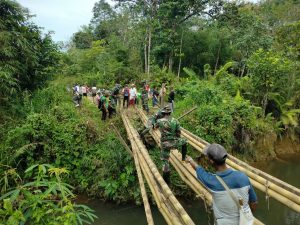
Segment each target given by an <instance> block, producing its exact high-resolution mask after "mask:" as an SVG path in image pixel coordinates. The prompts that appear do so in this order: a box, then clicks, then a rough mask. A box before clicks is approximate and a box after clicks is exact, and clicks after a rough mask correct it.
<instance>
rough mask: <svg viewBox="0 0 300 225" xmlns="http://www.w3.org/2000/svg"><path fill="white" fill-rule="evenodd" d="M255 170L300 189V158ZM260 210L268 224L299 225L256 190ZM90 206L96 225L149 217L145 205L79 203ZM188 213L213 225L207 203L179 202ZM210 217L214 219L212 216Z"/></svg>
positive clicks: (135, 222) (158, 219) (132, 223)
mask: <svg viewBox="0 0 300 225" xmlns="http://www.w3.org/2000/svg"><path fill="white" fill-rule="evenodd" d="M254 166H255V167H256V168H259V169H262V170H263V171H265V172H267V173H269V174H271V175H273V176H275V177H278V178H279V179H281V180H283V181H286V182H288V183H289V184H291V185H294V186H296V187H298V188H299V187H300V173H299V172H300V155H292V156H287V157H281V158H280V159H278V160H272V161H269V162H264V163H257V164H255V165H254ZM257 195H258V198H259V207H258V209H257V212H256V213H255V216H256V217H257V218H258V219H260V220H261V221H262V222H264V223H265V224H266V225H300V214H299V213H296V212H294V211H292V210H290V209H289V208H287V207H286V206H284V205H282V204H281V203H279V202H277V201H275V200H274V199H271V198H270V201H269V209H268V204H267V201H266V199H265V194H264V193H262V192H260V191H258V190H257ZM80 202H82V203H85V204H87V205H89V206H90V207H91V208H93V209H94V210H95V211H96V214H97V216H98V217H99V219H97V220H96V221H95V223H94V225H146V224H147V221H146V217H145V213H144V208H143V207H142V206H135V205H132V204H127V205H121V206H120V205H116V204H114V203H111V202H106V203H104V202H101V201H99V200H84V201H80ZM180 202H181V203H182V205H183V207H184V208H185V210H186V211H187V212H188V214H189V215H190V216H191V218H192V219H193V221H194V222H195V224H197V225H198V224H199V225H200V224H201V225H202V224H203V225H208V224H213V223H212V219H211V218H210V219H209V218H208V215H207V213H206V211H205V207H204V204H203V203H202V201H200V200H187V199H180ZM151 209H152V214H153V218H154V223H155V224H156V225H165V224H166V223H165V221H164V219H163V217H162V216H161V214H160V212H159V211H158V209H157V207H155V206H152V207H151ZM210 217H211V216H210Z"/></svg>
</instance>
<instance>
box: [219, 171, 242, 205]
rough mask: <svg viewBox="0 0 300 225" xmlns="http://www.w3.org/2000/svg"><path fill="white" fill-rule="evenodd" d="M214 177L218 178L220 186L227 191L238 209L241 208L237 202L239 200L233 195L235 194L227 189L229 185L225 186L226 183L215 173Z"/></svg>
mask: <svg viewBox="0 0 300 225" xmlns="http://www.w3.org/2000/svg"><path fill="white" fill-rule="evenodd" d="M216 178H217V179H218V181H220V183H221V184H222V186H223V187H224V188H225V190H226V191H227V193H228V194H229V195H230V197H231V198H232V199H233V201H234V202H235V204H236V205H237V207H238V209H239V210H240V209H241V205H240V203H239V200H238V199H237V197H236V196H235V194H234V193H233V192H232V191H231V190H230V189H229V187H228V186H227V184H226V183H225V182H224V180H223V179H222V178H221V177H219V176H218V175H216Z"/></svg>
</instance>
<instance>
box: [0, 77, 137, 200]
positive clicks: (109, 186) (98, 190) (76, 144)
mask: <svg viewBox="0 0 300 225" xmlns="http://www.w3.org/2000/svg"><path fill="white" fill-rule="evenodd" d="M63 83H64V82H63ZM26 104H27V103H26ZM84 104H85V105H84V107H82V109H80V110H77V109H76V108H75V107H74V104H73V103H72V101H71V96H70V95H68V94H67V92H66V91H65V87H64V85H63V84H56V83H55V82H52V83H51V85H50V86H49V87H48V88H46V89H43V90H40V91H38V92H36V94H35V95H34V96H33V98H32V101H30V103H28V104H27V105H28V107H30V109H29V110H28V112H29V114H28V116H27V118H25V119H24V120H23V121H22V122H21V123H20V124H19V125H18V126H16V127H15V128H13V129H11V130H10V131H8V132H7V133H6V135H5V137H4V140H5V143H4V144H3V145H4V146H3V150H2V151H1V154H2V158H1V163H2V164H8V165H11V166H13V167H16V168H17V171H18V172H19V173H20V174H21V175H23V174H22V171H24V170H25V169H26V168H27V167H29V166H31V165H34V164H37V163H40V164H41V163H51V164H53V165H54V166H56V167H64V168H67V169H68V170H69V171H71V172H70V176H68V177H67V178H66V181H68V182H70V183H71V184H72V185H73V186H75V188H76V190H77V191H80V192H87V193H88V194H90V195H93V196H100V197H103V198H104V199H113V200H115V201H119V202H124V201H128V200H133V199H134V200H136V201H139V198H140V196H139V191H138V188H137V187H136V185H135V182H136V178H135V170H134V165H133V163H132V160H131V158H130V157H129V156H128V155H127V153H126V151H125V149H124V148H123V147H120V146H121V145H120V143H119V141H118V139H117V138H116V136H115V134H114V133H112V132H111V131H110V129H109V127H108V124H105V123H103V122H100V115H99V111H98V109H97V108H96V107H95V106H94V105H92V103H89V102H88V101H86V102H84ZM115 123H117V124H118V125H117V126H118V127H122V123H121V121H120V120H118V119H117V120H116V121H115Z"/></svg>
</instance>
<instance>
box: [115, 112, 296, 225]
mask: <svg viewBox="0 0 300 225" xmlns="http://www.w3.org/2000/svg"><path fill="white" fill-rule="evenodd" d="M131 113H132V112H131ZM136 113H137V115H138V117H139V118H140V120H141V121H142V122H143V124H144V125H146V124H147V121H148V118H147V116H146V114H145V113H144V112H143V110H142V109H140V108H136ZM120 115H121V118H122V120H123V123H124V126H125V128H126V132H127V136H128V140H129V141H130V144H131V149H130V148H129V147H128V146H127V144H126V141H125V140H123V139H122V137H121V135H120V134H119V133H118V132H117V129H115V130H116V133H117V134H118V137H119V139H120V140H121V142H122V144H123V145H124V146H125V148H126V150H127V151H128V152H129V154H131V156H132V157H133V159H134V163H135V166H136V170H137V175H138V180H139V184H140V187H141V194H142V198H143V203H144V208H145V214H146V219H147V222H148V224H149V225H152V224H154V221H153V218H152V213H151V209H150V205H149V202H148V197H147V192H146V189H145V186H144V178H145V179H146V182H147V184H148V186H149V188H150V190H151V193H152V195H153V198H154V200H155V202H156V204H157V207H158V209H159V211H160V212H161V214H162V215H163V217H164V219H165V221H166V222H167V224H169V225H177V224H183V225H192V224H195V223H194V222H193V221H192V219H191V218H190V216H189V215H188V214H187V212H186V211H185V210H184V208H183V207H182V206H181V204H180V203H179V201H178V200H177V199H176V198H175V196H174V194H173V193H172V191H171V190H170V188H169V187H168V185H167V184H166V183H165V181H164V179H163V178H162V176H161V175H160V173H159V170H158V169H157V167H156V165H155V164H154V162H153V161H152V159H151V157H150V155H149V153H148V151H147V148H146V147H145V145H144V144H143V142H142V141H141V138H140V136H139V134H138V132H137V131H136V129H135V128H134V127H133V125H132V123H131V121H130V118H129V117H128V115H127V110H122V109H120ZM150 133H151V135H152V137H153V139H154V140H155V142H156V143H157V144H158V145H159V144H160V131H159V130H158V129H155V130H153V129H152V130H151V131H150ZM181 135H182V137H184V138H186V139H187V140H188V143H189V144H190V145H191V146H192V147H193V148H194V149H195V150H197V151H199V152H200V153H202V151H203V149H204V147H205V146H206V145H208V144H209V143H208V142H206V141H204V140H203V139H201V138H200V137H198V136H196V135H194V134H193V133H191V132H189V131H188V130H186V129H184V128H181ZM170 162H171V164H172V166H173V167H174V168H175V170H176V171H177V173H178V174H179V176H180V177H181V179H182V180H183V181H184V182H185V183H186V184H187V185H188V186H189V187H190V188H191V189H192V190H193V191H194V192H195V194H196V195H197V197H200V198H201V199H202V200H203V201H204V203H205V206H206V208H207V209H208V208H211V205H212V195H211V193H210V192H209V190H208V189H207V188H206V187H205V186H204V185H203V184H202V183H201V182H200V181H199V180H198V179H197V177H196V173H195V171H194V169H192V167H191V166H190V165H189V164H187V163H185V162H182V161H181V153H180V152H179V151H178V150H177V149H174V150H172V151H171V153H170ZM226 163H227V165H228V167H231V168H232V169H234V170H239V171H242V172H244V173H245V174H247V176H248V177H249V179H250V182H251V184H252V185H253V186H254V187H256V188H257V189H259V190H260V191H262V192H264V193H265V194H266V197H268V198H269V197H272V198H274V199H275V200H277V201H279V202H281V203H282V204H284V205H286V206H287V207H288V208H290V209H292V210H294V211H296V212H298V213H300V189H298V188H296V187H294V186H292V185H289V184H287V183H285V182H283V181H281V180H279V179H278V178H276V177H273V176H271V175H269V174H267V173H265V172H263V171H261V170H259V169H256V168H254V167H252V166H250V165H249V164H247V163H245V162H243V161H241V160H239V159H237V158H236V157H234V156H232V155H228V158H227V160H226ZM254 224H255V225H262V224H264V223H263V222H262V221H259V220H258V219H256V218H255V220H254Z"/></svg>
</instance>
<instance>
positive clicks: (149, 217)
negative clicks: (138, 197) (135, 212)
mask: <svg viewBox="0 0 300 225" xmlns="http://www.w3.org/2000/svg"><path fill="white" fill-rule="evenodd" d="M133 158H134V163H135V168H136V172H137V175H138V180H139V183H140V187H141V194H142V198H143V202H144V208H145V213H146V218H147V222H148V224H149V225H154V222H153V217H152V213H151V208H150V205H149V201H148V196H147V192H146V188H145V184H144V180H143V175H142V172H141V168H140V164H139V160H138V158H137V153H136V149H133Z"/></svg>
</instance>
